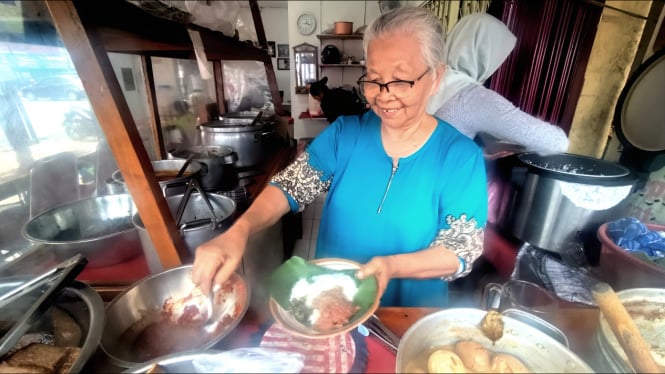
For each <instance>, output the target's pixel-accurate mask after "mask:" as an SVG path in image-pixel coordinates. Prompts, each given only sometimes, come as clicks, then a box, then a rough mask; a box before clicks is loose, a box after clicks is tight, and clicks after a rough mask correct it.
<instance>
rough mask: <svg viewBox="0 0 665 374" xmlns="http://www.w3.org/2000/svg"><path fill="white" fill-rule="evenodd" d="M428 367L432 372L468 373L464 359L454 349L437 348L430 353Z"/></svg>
mask: <svg viewBox="0 0 665 374" xmlns="http://www.w3.org/2000/svg"><path fill="white" fill-rule="evenodd" d="M427 369H428V370H429V372H430V373H466V372H467V370H466V367H465V366H464V363H463V362H462V359H461V358H460V357H459V356H458V355H457V354H455V352H453V351H449V350H447V349H437V350H436V351H434V352H432V354H430V355H429V358H428V360H427Z"/></svg>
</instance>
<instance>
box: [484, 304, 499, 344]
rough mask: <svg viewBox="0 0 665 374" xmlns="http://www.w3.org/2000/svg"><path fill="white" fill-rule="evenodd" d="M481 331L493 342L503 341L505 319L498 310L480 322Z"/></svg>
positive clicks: (492, 311) (489, 313)
mask: <svg viewBox="0 0 665 374" xmlns="http://www.w3.org/2000/svg"><path fill="white" fill-rule="evenodd" d="M480 330H481V331H482V332H483V334H485V336H487V337H488V338H489V340H491V341H492V343H494V342H496V341H497V340H499V339H501V337H502V336H503V318H502V316H501V313H499V312H498V311H497V310H494V309H491V310H489V311H488V312H487V314H485V317H483V320H482V321H480Z"/></svg>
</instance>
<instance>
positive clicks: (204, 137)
mask: <svg viewBox="0 0 665 374" xmlns="http://www.w3.org/2000/svg"><path fill="white" fill-rule="evenodd" d="M261 114H262V113H261V112H259V113H253V112H252V113H249V114H227V115H224V116H223V117H220V119H219V120H216V121H210V122H206V123H203V124H201V125H200V126H199V131H200V136H201V144H202V145H224V146H227V147H231V148H232V149H233V150H234V151H235V152H236V153H237V154H238V161H237V162H236V164H235V166H236V167H237V168H252V167H256V166H258V165H260V164H261V163H263V162H265V161H266V160H267V158H268V156H269V155H270V154H271V153H272V152H273V151H274V150H275V148H276V146H277V145H278V135H277V132H276V129H275V123H274V122H266V121H261V120H260V115H261Z"/></svg>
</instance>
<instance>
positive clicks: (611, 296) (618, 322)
mask: <svg viewBox="0 0 665 374" xmlns="http://www.w3.org/2000/svg"><path fill="white" fill-rule="evenodd" d="M591 293H592V294H593V297H594V299H596V303H597V304H598V308H599V309H600V312H601V313H603V315H604V316H605V319H606V320H607V324H608V325H609V326H610V328H611V329H612V332H613V333H614V336H616V338H617V340H618V341H619V344H620V345H621V348H623V350H624V352H626V356H628V360H629V361H630V363H631V364H632V366H633V368H634V369H635V371H636V372H637V373H657V372H659V371H660V368H659V367H658V364H656V361H655V360H654V358H653V356H652V355H651V347H650V346H649V344H648V343H647V342H646V341H644V337H642V334H641V333H640V330H638V329H637V325H635V321H633V318H632V317H631V316H630V314H629V313H628V311H627V310H626V308H625V307H624V305H623V304H622V303H621V299H619V296H617V294H616V293H615V292H614V290H613V289H612V287H611V286H610V285H609V284H607V283H603V282H599V283H597V284H596V285H594V286H593V288H592V290H591Z"/></svg>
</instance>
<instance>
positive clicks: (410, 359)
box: [395, 308, 593, 373]
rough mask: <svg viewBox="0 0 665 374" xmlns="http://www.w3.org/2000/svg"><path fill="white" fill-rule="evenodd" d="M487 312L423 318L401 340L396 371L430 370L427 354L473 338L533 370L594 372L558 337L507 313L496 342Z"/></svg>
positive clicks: (453, 310) (451, 312)
mask: <svg viewBox="0 0 665 374" xmlns="http://www.w3.org/2000/svg"><path fill="white" fill-rule="evenodd" d="M486 313H487V311H485V310H482V309H474V308H451V309H446V310H442V311H439V312H435V313H432V314H430V315H427V316H425V317H423V318H421V319H420V320H418V321H417V322H416V323H414V324H413V325H412V326H411V327H410V328H409V329H408V330H407V331H406V333H404V336H403V337H402V340H401V341H400V344H399V347H398V349H397V363H396V369H395V370H396V372H397V373H415V372H418V368H421V371H424V372H427V357H428V354H429V353H430V352H431V351H432V349H433V348H434V347H437V346H445V345H451V344H454V343H456V342H458V341H460V340H472V341H474V342H477V343H479V344H481V345H483V346H484V347H485V348H486V349H487V350H489V351H490V352H505V353H508V354H511V355H513V356H515V357H517V358H518V359H520V360H521V361H522V362H523V363H524V364H525V365H526V366H527V367H528V368H529V369H530V371H531V372H533V373H591V372H593V369H591V367H589V365H588V364H587V363H585V362H584V361H583V360H582V359H581V358H579V357H578V356H577V355H576V354H575V353H573V352H572V351H571V350H569V349H568V348H566V347H565V346H564V345H563V344H561V343H559V342H558V341H557V340H555V339H553V338H552V337H550V336H549V335H547V334H545V333H543V332H541V331H540V330H538V329H536V328H534V327H532V326H530V325H528V324H525V323H522V322H520V321H518V320H516V319H513V318H510V317H506V316H503V322H504V330H503V331H504V333H503V337H501V339H499V340H497V341H496V342H495V343H492V341H491V340H490V339H489V338H487V337H486V336H485V335H484V334H483V332H482V331H481V330H480V328H479V326H480V322H481V321H482V319H483V317H484V316H485V314H486ZM423 360H424V362H423ZM423 364H424V367H423Z"/></svg>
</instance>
